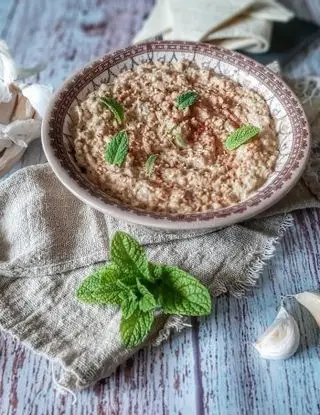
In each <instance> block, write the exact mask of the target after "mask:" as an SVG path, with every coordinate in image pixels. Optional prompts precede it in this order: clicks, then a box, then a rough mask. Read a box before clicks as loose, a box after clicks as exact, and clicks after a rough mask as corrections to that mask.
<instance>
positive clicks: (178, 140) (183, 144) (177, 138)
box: [174, 133, 188, 148]
mask: <svg viewBox="0 0 320 415" xmlns="http://www.w3.org/2000/svg"><path fill="white" fill-rule="evenodd" d="M174 141H175V143H176V145H177V146H178V147H181V148H187V147H188V143H187V142H186V141H185V140H184V139H183V138H182V135H181V134H180V133H177V134H175V136H174Z"/></svg>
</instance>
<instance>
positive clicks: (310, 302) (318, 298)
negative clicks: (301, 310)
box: [294, 291, 320, 327]
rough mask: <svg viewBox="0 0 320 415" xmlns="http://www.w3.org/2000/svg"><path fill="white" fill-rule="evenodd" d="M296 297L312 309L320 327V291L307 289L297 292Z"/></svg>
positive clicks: (308, 308)
mask: <svg viewBox="0 0 320 415" xmlns="http://www.w3.org/2000/svg"><path fill="white" fill-rule="evenodd" d="M294 298H295V299H296V300H297V301H298V302H299V303H300V304H302V305H303V306H304V307H305V308H306V309H307V310H309V311H310V313H311V314H312V315H313V317H314V319H315V320H316V322H317V324H318V326H319V327H320V293H317V292H311V291H305V292H303V293H299V294H295V295H294Z"/></svg>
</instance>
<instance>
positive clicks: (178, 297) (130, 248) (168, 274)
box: [76, 231, 211, 347]
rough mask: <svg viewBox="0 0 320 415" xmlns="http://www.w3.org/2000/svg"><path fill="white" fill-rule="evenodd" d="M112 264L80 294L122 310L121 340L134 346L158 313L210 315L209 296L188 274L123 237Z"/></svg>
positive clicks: (114, 248)
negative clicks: (155, 259)
mask: <svg viewBox="0 0 320 415" xmlns="http://www.w3.org/2000/svg"><path fill="white" fill-rule="evenodd" d="M110 257H111V264H109V265H106V266H103V267H101V268H100V269H98V270H97V271H95V272H94V273H93V274H92V275H90V276H89V277H88V278H86V279H85V280H84V281H83V283H82V284H81V286H80V287H79V288H78V290H77V294H76V297H77V299H78V300H79V301H81V302H84V303H88V304H102V305H103V304H113V305H118V306H120V307H121V312H122V317H121V323H120V334H121V340H122V342H123V344H124V345H126V346H127V347H135V346H137V345H138V344H139V343H141V342H142V341H143V340H145V338H146V336H147V335H148V333H149V332H150V330H151V329H152V325H153V322H154V312H155V311H161V312H163V313H164V314H178V315H186V316H201V315H206V314H209V313H210V311H211V299H210V295H209V292H208V290H207V288H206V287H205V286H203V285H202V284H201V283H200V282H199V281H198V280H197V279H195V278H194V277H192V276H191V275H190V274H188V273H187V272H185V271H183V270H181V269H179V268H177V267H171V266H167V265H157V264H153V263H151V262H149V261H148V259H147V255H146V252H145V250H144V248H143V247H142V246H141V245H140V244H139V243H138V242H137V241H136V240H135V239H134V238H132V237H131V236H130V235H128V234H127V233H125V232H120V231H118V232H116V233H115V235H114V237H113V239H112V242H111V253H110Z"/></svg>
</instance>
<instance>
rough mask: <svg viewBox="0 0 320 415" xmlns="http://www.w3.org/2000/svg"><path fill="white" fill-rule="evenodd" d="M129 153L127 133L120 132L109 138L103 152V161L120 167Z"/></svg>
mask: <svg viewBox="0 0 320 415" xmlns="http://www.w3.org/2000/svg"><path fill="white" fill-rule="evenodd" d="M128 151H129V139H128V135H127V133H126V132H125V131H124V130H122V131H120V132H119V133H117V134H116V135H114V136H113V137H112V138H111V141H110V142H109V143H108V144H107V146H106V150H105V160H106V161H107V162H108V163H110V164H114V165H118V166H122V164H123V163H124V161H125V159H126V157H127V154H128Z"/></svg>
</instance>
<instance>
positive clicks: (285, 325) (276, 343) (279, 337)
mask: <svg viewBox="0 0 320 415" xmlns="http://www.w3.org/2000/svg"><path fill="white" fill-rule="evenodd" d="M299 344H300V332H299V327H298V324H297V322H296V320H295V319H294V318H293V317H292V315H291V314H289V313H288V312H287V311H286V309H285V308H284V307H281V308H280V310H279V312H278V314H277V316H276V318H275V320H274V322H273V323H272V324H271V326H270V327H269V328H268V329H267V330H266V331H265V332H264V333H263V334H262V336H261V337H259V339H258V340H257V341H256V342H255V343H254V347H255V348H256V349H257V351H258V352H259V353H260V356H261V357H262V358H263V359H269V360H281V359H288V358H289V357H291V356H292V355H293V354H294V353H295V352H296V351H297V349H298V347H299Z"/></svg>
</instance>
